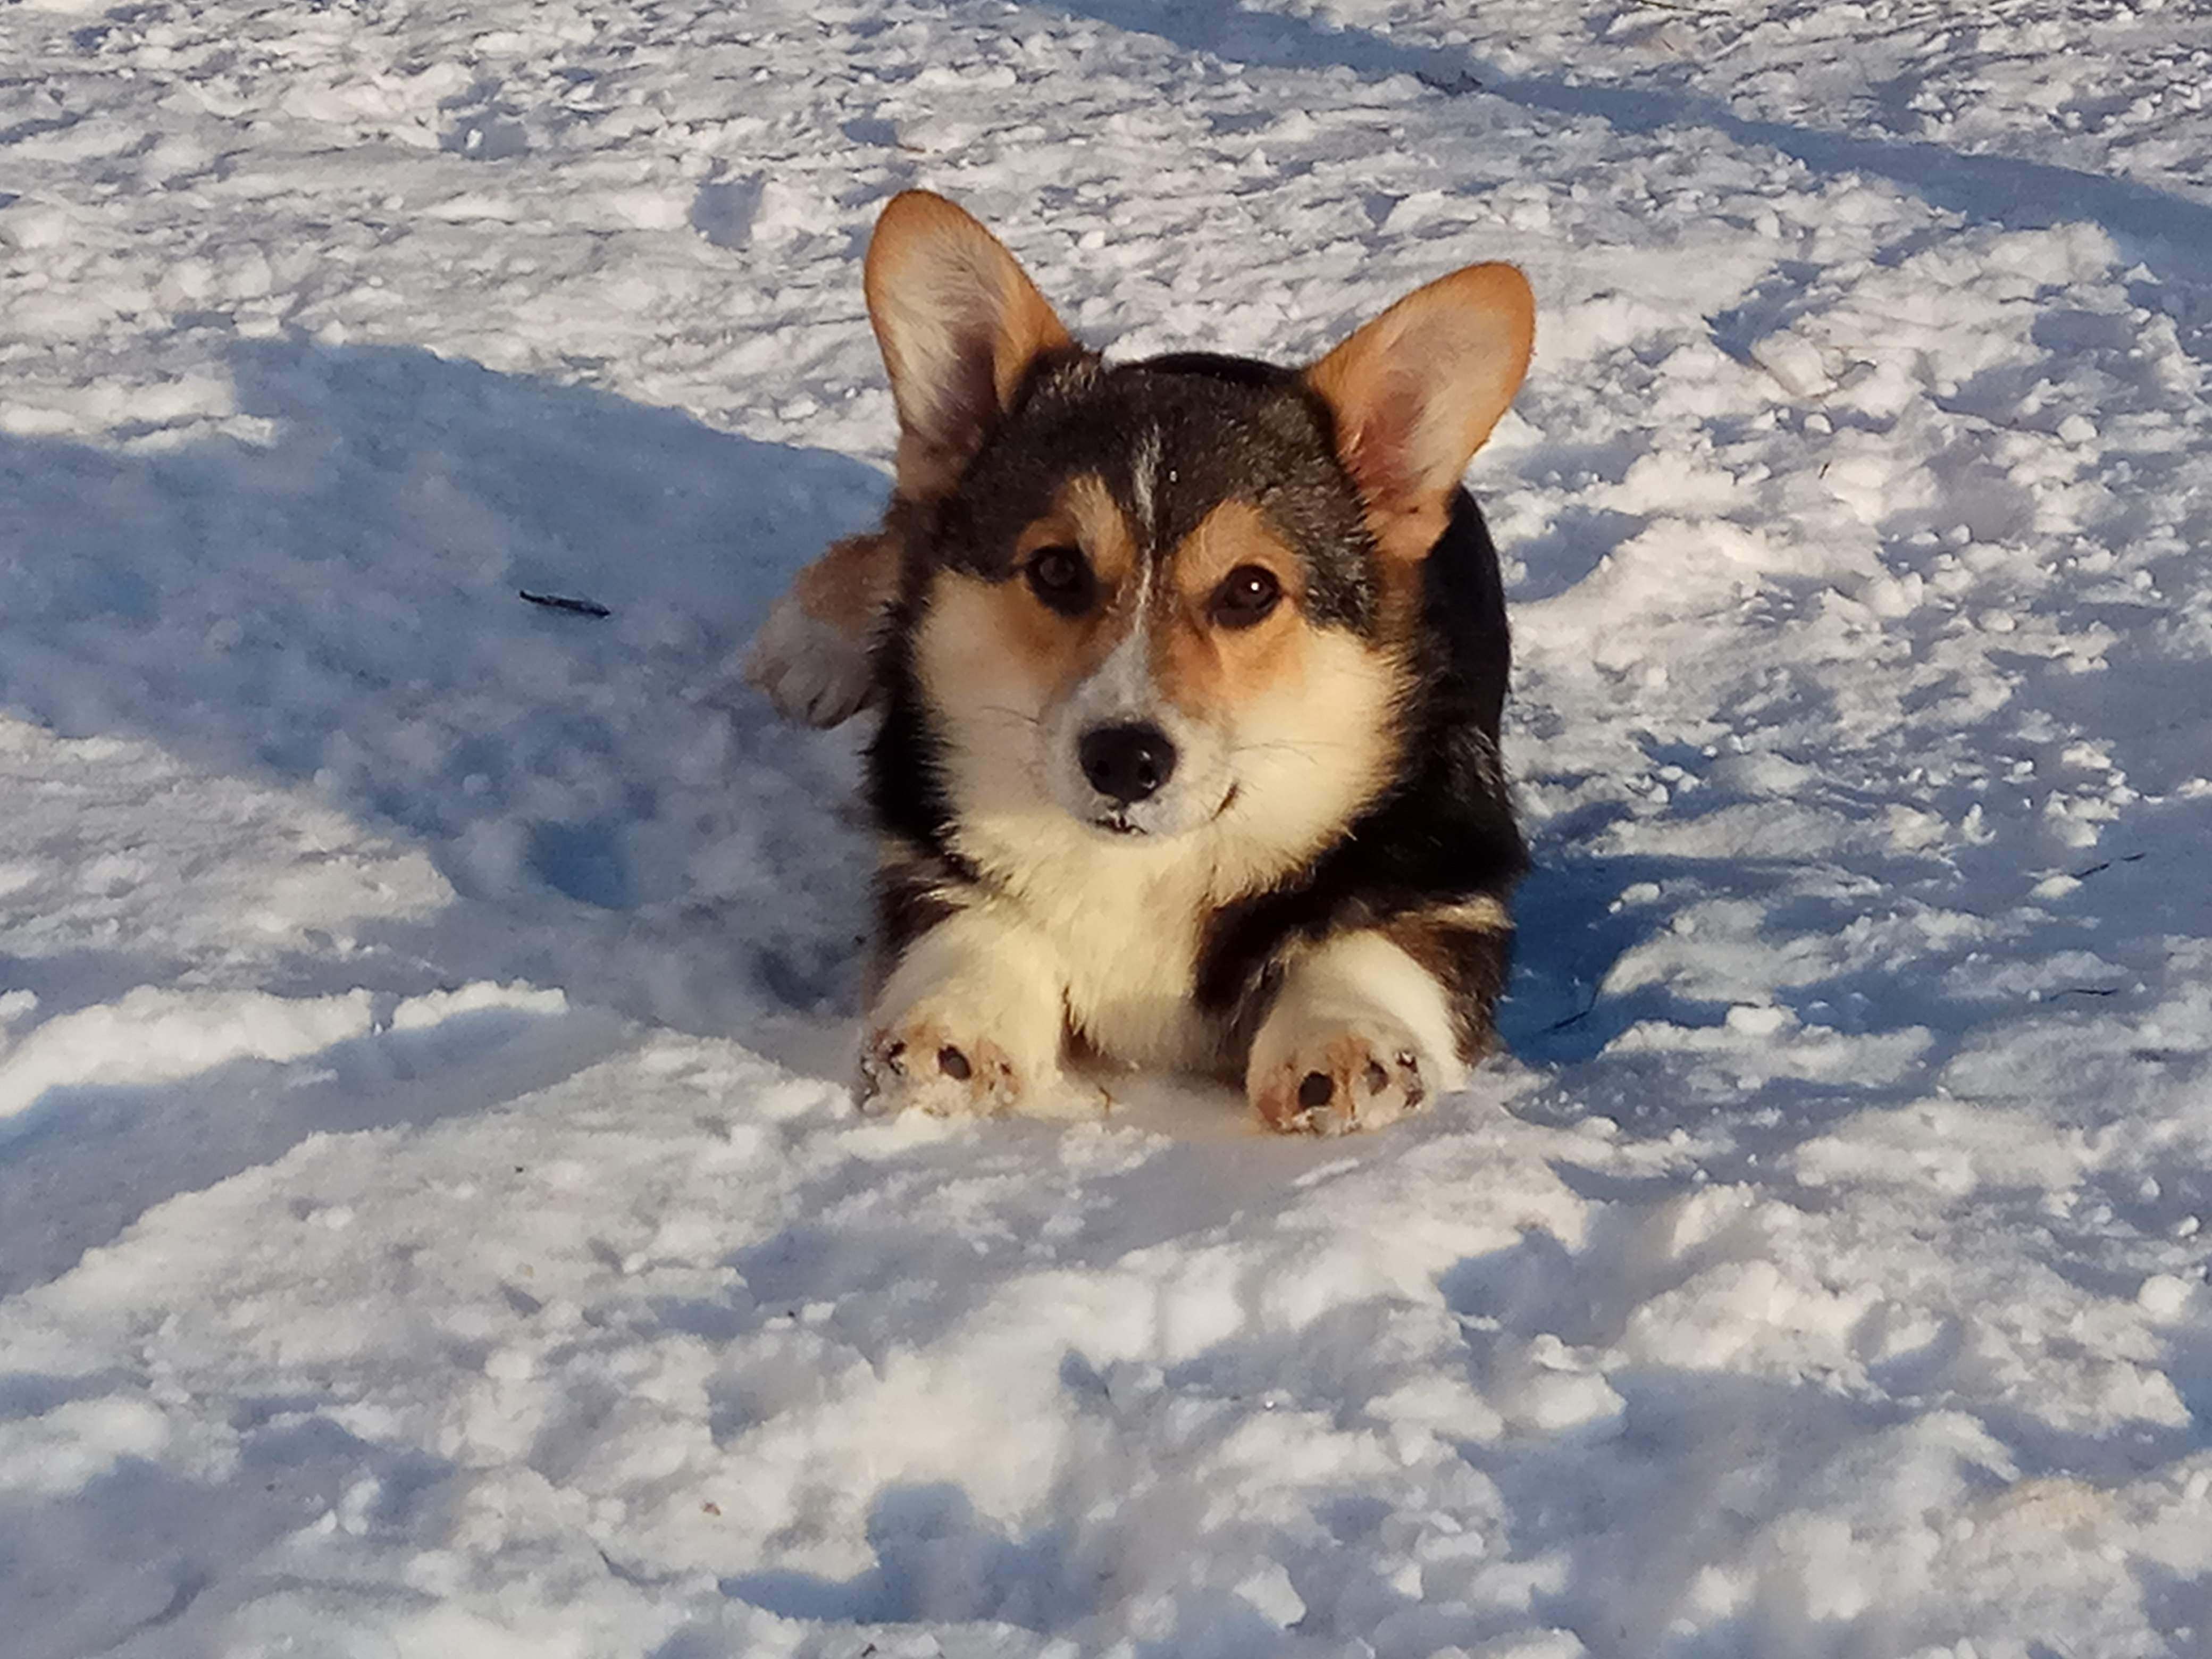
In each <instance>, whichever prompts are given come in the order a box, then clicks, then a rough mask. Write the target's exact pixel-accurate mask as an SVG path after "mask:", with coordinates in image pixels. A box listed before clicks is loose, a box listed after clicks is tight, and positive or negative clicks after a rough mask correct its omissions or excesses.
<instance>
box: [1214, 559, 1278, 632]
mask: <svg viewBox="0 0 2212 1659" xmlns="http://www.w3.org/2000/svg"><path fill="white" fill-rule="evenodd" d="M1282 597H1283V585H1282V584H1281V583H1280V582H1279V581H1277V580H1275V577H1274V573H1273V572H1272V571H1268V570H1263V569H1261V568H1260V567H1259V566H1258V565H1256V564H1240V565H1238V566H1237V568H1236V569H1234V570H1232V571H1231V572H1230V573H1229V574H1227V575H1226V576H1225V577H1223V578H1222V580H1221V586H1218V587H1217V588H1215V589H1214V590H1213V599H1212V604H1211V605H1209V606H1208V609H1209V610H1210V611H1212V614H1213V620H1214V622H1215V623H1217V624H1218V625H1219V626H1220V627H1223V628H1249V627H1251V626H1252V625H1253V624H1254V623H1261V622H1265V621H1266V620H1267V613H1268V612H1269V611H1273V609H1274V608H1275V603H1276V601H1277V600H1279V599H1281V598H1282Z"/></svg>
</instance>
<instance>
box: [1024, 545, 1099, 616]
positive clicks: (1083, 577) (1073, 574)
mask: <svg viewBox="0 0 2212 1659" xmlns="http://www.w3.org/2000/svg"><path fill="white" fill-rule="evenodd" d="M1024 574H1026V575H1027V576H1028V577H1029V580H1030V592H1032V593H1035V594H1036V596H1037V598H1038V599H1040V600H1042V602H1043V603H1044V605H1045V606H1046V608H1047V609H1048V610H1053V611H1058V612H1060V615H1061V616H1063V617H1079V616H1081V615H1082V614H1083V613H1084V612H1085V611H1088V610H1090V609H1091V601H1092V600H1093V599H1095V598H1096V597H1097V589H1098V582H1097V578H1096V577H1094V576H1093V575H1092V574H1091V564H1090V562H1089V561H1088V560H1086V559H1085V557H1084V556H1083V555H1082V553H1081V552H1079V550H1076V549H1075V548H1073V547H1040V548H1039V549H1037V550H1036V552H1034V553H1032V554H1030V562H1029V563H1028V565H1027V566H1026V567H1024Z"/></svg>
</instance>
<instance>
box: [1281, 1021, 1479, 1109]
mask: <svg viewBox="0 0 2212 1659" xmlns="http://www.w3.org/2000/svg"><path fill="white" fill-rule="evenodd" d="M1271 1037H1272V1038H1273V1039H1274V1040H1273V1041H1272V1042H1271V1041H1269V1039H1270V1038H1271ZM1436 1070H1437V1067H1435V1066H1433V1064H1431V1062H1427V1061H1425V1060H1423V1058H1422V1055H1421V1051H1420V1048H1419V1044H1418V1043H1417V1042H1415V1040H1414V1038H1413V1034H1412V1033H1411V1032H1409V1031H1407V1030H1404V1029H1402V1028H1401V1027H1399V1026H1397V1025H1395V1024H1394V1023H1392V1022H1389V1021H1387V1020H1379V1019H1378V1020H1373V1021H1364V1022H1358V1023H1353V1024H1323V1025H1316V1026H1314V1027H1311V1028H1310V1029H1307V1030H1302V1031H1298V1032H1297V1033H1295V1034H1293V1033H1289V1032H1278V1031H1273V1030H1267V1031H1262V1032H1261V1040H1260V1042H1258V1043H1256V1044H1255V1045H1254V1048H1253V1055H1252V1065H1251V1068H1250V1070H1249V1072H1248V1073H1246V1078H1245V1092H1246V1093H1247V1094H1248V1095H1249V1097H1250V1098H1251V1102H1252V1108H1253V1109H1254V1110H1255V1111H1256V1112H1258V1113H1259V1115H1260V1121H1261V1122H1262V1123H1265V1124H1266V1125H1267V1127H1269V1128H1271V1129H1273V1130H1275V1131H1277V1132H1278V1133H1283V1134H1322V1135H1340V1134H1346V1133H1350V1132H1351V1131H1352V1130H1354V1129H1372V1128H1376V1127H1380V1126H1381V1125H1383V1124H1385V1123H1389V1122H1392V1121H1395V1120H1396V1119H1398V1118H1401V1117H1403V1116H1405V1115H1407V1113H1408V1112H1412V1111H1416V1110H1418V1109H1419V1108H1420V1107H1421V1106H1422V1105H1423V1104H1425V1103H1426V1102H1427V1100H1428V1098H1429V1097H1430V1095H1431V1093H1432V1092H1433V1091H1434V1090H1435V1087H1436V1078H1435V1073H1436Z"/></svg>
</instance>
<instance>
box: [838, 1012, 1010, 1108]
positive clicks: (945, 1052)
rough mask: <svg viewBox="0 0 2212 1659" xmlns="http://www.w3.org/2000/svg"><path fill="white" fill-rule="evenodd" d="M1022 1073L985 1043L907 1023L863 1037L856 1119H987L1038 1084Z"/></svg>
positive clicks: (936, 1026)
mask: <svg viewBox="0 0 2212 1659" xmlns="http://www.w3.org/2000/svg"><path fill="white" fill-rule="evenodd" d="M1029 1069H1030V1068H1025V1067H1024V1066H1021V1065H1019V1064H1018V1062H1017V1061H1016V1060H1014V1058H1013V1057H1012V1055H1011V1054H1008V1053H1007V1052H1006V1049H1005V1048H1001V1047H1000V1045H999V1044H997V1043H995V1042H992V1041H991V1040H990V1039H989V1038H987V1037H984V1036H977V1035H975V1034H974V1033H972V1032H967V1031H963V1030H958V1029H957V1028H956V1026H955V1025H954V1024H953V1023H951V1022H950V1021H948V1020H945V1019H941V1018H934V1017H933V1016H931V1015H928V1014H926V1013H925V1014H916V1015H910V1016H908V1017H907V1018H903V1019H901V1020H897V1021H896V1022H894V1023H892V1024H888V1025H884V1026H881V1027H878V1029H876V1030H872V1031H871V1032H870V1033H869V1034H868V1038H867V1041H866V1043H864V1044H863V1045H862V1047H861V1049H860V1086H859V1087H858V1088H857V1089H856V1090H855V1091H854V1098H856V1099H857V1100H858V1101H859V1102H860V1106H861V1109H863V1110H864V1111H870V1112H885V1113H888V1112H902V1111H908V1110H919V1111H924V1112H928V1113H930V1114H932V1115H934V1116H937V1117H990V1116H994V1115H997V1114H998V1113H1000V1112H1008V1111H1012V1110H1013V1109H1015V1108H1016V1107H1017V1106H1018V1105H1020V1104H1021V1103H1022V1102H1023V1100H1024V1097H1026V1096H1027V1094H1028V1093H1029V1091H1030V1088H1031V1087H1032V1086H1033V1085H1035V1084H1036V1082H1037V1081H1038V1079H1036V1078H1033V1077H1030V1076H1028V1075H1026V1074H1025V1073H1026V1072H1027V1071H1028V1070H1029Z"/></svg>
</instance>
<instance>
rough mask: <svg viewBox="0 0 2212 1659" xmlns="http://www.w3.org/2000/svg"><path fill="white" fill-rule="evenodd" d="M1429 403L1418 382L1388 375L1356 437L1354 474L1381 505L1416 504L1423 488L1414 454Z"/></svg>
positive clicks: (1403, 376) (1353, 461)
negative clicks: (1417, 496)
mask: <svg viewBox="0 0 2212 1659" xmlns="http://www.w3.org/2000/svg"><path fill="white" fill-rule="evenodd" d="M1423 410H1424V400H1423V398H1422V395H1421V386H1420V384H1419V381H1418V380H1414V379H1413V378H1412V377H1410V376H1407V375H1405V374H1386V376H1385V378H1384V380H1383V384H1382V385H1381V386H1378V387H1377V388H1376V396H1375V398H1374V401H1373V402H1372V403H1371V404H1370V405H1369V407H1368V409H1367V410H1366V413H1365V416H1364V418H1363V419H1362V420H1361V422H1360V423H1359V429H1358V432H1357V433H1356V434H1354V435H1353V437H1352V477H1354V478H1356V479H1358V482H1359V487H1360V488H1361V489H1364V491H1366V493H1367V495H1368V499H1369V500H1370V501H1372V502H1373V503H1374V504H1375V505H1376V506H1377V507H1406V506H1410V505H1411V504H1412V502H1411V499H1410V498H1411V497H1412V496H1413V495H1416V494H1417V493H1418V492H1419V489H1420V487H1421V483H1422V479H1421V468H1420V465H1419V461H1418V459H1416V458H1415V456H1414V454H1413V438H1414V435H1415V434H1416V433H1417V432H1419V429H1420V424H1421V416H1422V413H1423Z"/></svg>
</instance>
